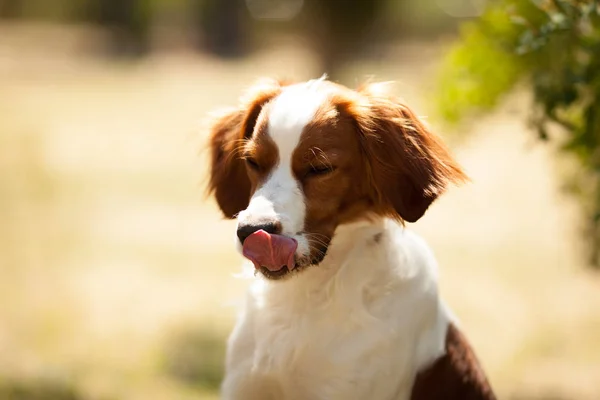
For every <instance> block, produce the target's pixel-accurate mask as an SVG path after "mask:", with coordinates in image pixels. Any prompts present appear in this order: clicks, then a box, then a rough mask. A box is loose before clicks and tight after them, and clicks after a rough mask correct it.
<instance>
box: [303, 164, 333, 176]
mask: <svg viewBox="0 0 600 400" xmlns="http://www.w3.org/2000/svg"><path fill="white" fill-rule="evenodd" d="M335 169H336V167H334V166H332V165H311V166H310V169H309V170H308V172H307V173H306V176H309V177H310V176H323V175H327V174H330V173H332V172H333V171H335Z"/></svg>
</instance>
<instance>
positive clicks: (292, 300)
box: [254, 218, 437, 311]
mask: <svg viewBox="0 0 600 400" xmlns="http://www.w3.org/2000/svg"><path fill="white" fill-rule="evenodd" d="M405 235H410V232H407V231H405V229H404V227H402V226H401V225H399V224H398V222H396V221H393V220H389V219H385V218H378V219H374V220H369V221H360V222H355V223H351V224H346V225H342V226H340V227H338V229H337V230H336V233H335V235H334V237H333V239H332V241H331V244H330V246H329V249H328V251H327V255H326V256H325V258H324V259H323V261H322V262H321V263H320V264H318V265H312V266H310V267H308V268H306V270H303V271H299V272H298V273H296V274H294V275H292V276H290V277H289V278H287V279H285V280H281V281H269V280H266V279H265V278H263V277H260V276H257V278H256V279H257V281H256V282H255V284H254V288H255V290H256V291H258V293H257V294H259V293H260V294H259V297H261V298H263V299H264V300H265V301H267V302H276V303H279V304H280V306H284V305H287V306H290V307H292V306H295V307H329V306H334V307H335V308H339V309H340V311H341V310H347V309H356V307H358V306H360V307H364V306H365V305H367V306H368V303H369V299H370V298H372V299H374V300H376V299H377V298H378V297H379V296H380V295H381V293H382V290H383V291H384V292H388V291H389V290H402V288H401V287H400V286H406V290H407V291H410V290H412V289H411V285H410V284H409V283H412V282H414V281H415V280H421V281H428V282H432V283H433V286H435V281H436V280H437V279H436V277H437V273H436V271H435V270H432V269H431V268H421V267H422V266H423V265H424V264H427V263H421V262H414V260H411V259H412V258H413V256H414V254H413V253H414V252H413V251H412V249H411V248H410V247H411V246H414V243H413V240H414V238H412V237H411V239H410V244H407V245H405V243H409V242H408V241H407V238H406V237H405ZM409 261H410V262H409ZM354 302H357V304H352V303H354ZM358 303H359V304H358Z"/></svg>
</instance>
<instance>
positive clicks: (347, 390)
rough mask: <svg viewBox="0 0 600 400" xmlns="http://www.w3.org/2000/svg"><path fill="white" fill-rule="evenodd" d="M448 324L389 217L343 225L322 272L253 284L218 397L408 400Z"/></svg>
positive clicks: (426, 260) (433, 268)
mask: <svg viewBox="0 0 600 400" xmlns="http://www.w3.org/2000/svg"><path fill="white" fill-rule="evenodd" d="M378 235H381V236H380V238H379V240H376V239H375V238H376V237H377V236H378ZM249 268H251V267H249ZM451 320H452V317H451V316H450V313H449V312H448V311H447V309H446V308H445V307H444V305H443V303H442V302H441V300H440V299H439V297H438V291H437V265H436V261H435V259H434V257H433V255H432V253H431V252H430V250H429V248H428V247H427V245H426V244H425V243H424V242H423V240H422V239H420V238H419V237H418V236H417V235H415V234H414V233H411V232H410V231H407V230H405V229H404V228H403V227H401V226H399V225H398V224H397V223H396V222H395V221H391V220H386V219H380V220H379V221H377V222H374V223H373V222H359V223H354V224H350V225H342V226H340V227H338V229H337V230H336V232H335V235H334V237H333V240H332V242H331V244H330V247H329V250H328V254H327V256H326V257H325V259H324V260H323V261H322V262H321V264H319V265H318V266H312V267H309V268H308V269H306V270H304V271H301V272H300V273H299V274H297V275H296V276H293V277H291V278H290V279H286V280H283V281H269V280H267V279H265V278H262V277H261V276H257V277H256V278H254V281H253V283H252V285H251V287H250V290H249V292H248V295H247V299H246V304H245V307H244V309H243V311H242V314H241V315H240V318H239V320H238V322H237V325H236V327H235V329H234V331H233V332H232V334H231V336H230V338H229V343H228V351H227V361H226V376H225V380H224V382H223V385H222V398H223V399H226V400H233V399H244V400H269V399H272V400H276V399H277V400H280V399H286V400H287V399H289V400H296V399H298V400H301V399H323V400H325V399H328V400H333V399H371V400H380V399H381V400H383V399H386V400H388V399H389V400H392V399H394V400H404V399H408V398H409V397H410V391H411V387H412V383H413V380H414V377H415V374H416V373H417V372H418V371H420V370H422V369H423V368H425V367H426V366H427V365H428V364H430V363H431V362H432V361H433V360H435V359H436V358H438V357H439V356H441V355H442V354H444V343H445V336H446V330H447V327H448V323H449V322H450V321H451Z"/></svg>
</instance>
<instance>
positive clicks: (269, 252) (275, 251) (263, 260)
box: [243, 229, 298, 271]
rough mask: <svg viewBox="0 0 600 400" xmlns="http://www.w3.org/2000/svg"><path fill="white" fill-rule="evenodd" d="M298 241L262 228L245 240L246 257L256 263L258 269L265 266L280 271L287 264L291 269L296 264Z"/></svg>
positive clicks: (244, 250) (244, 252) (244, 251)
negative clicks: (295, 255) (295, 254)
mask: <svg viewBox="0 0 600 400" xmlns="http://www.w3.org/2000/svg"><path fill="white" fill-rule="evenodd" d="M297 247H298V242H296V241H295V240H294V239H292V238H289V237H287V236H282V235H272V234H270V233H268V232H265V231H263V230H262V229H261V230H259V231H256V232H254V233H253V234H252V235H250V236H248V237H247V238H246V240H244V245H243V254H244V257H246V258H247V259H249V260H250V261H252V262H253V263H254V266H255V267H256V269H259V268H260V267H265V268H267V269H268V270H269V271H279V270H280V269H281V268H283V267H284V266H287V267H288V269H289V270H290V271H291V270H292V269H294V267H295V266H296V264H295V262H294V253H295V252H296V248H297Z"/></svg>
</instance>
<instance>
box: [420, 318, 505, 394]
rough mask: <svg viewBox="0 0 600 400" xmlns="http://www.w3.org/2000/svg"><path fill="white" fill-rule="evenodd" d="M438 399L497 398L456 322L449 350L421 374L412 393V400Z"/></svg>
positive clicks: (448, 340)
mask: <svg viewBox="0 0 600 400" xmlns="http://www.w3.org/2000/svg"><path fill="white" fill-rule="evenodd" d="M437 399H440V400H441V399H444V400H454V399H460V400H495V399H496V396H495V395H494V393H493V391H492V388H491V386H490V384H489V382H488V379H487V377H486V376H485V374H484V372H483V369H482V368H481V365H480V364H479V361H478V359H477V357H476V356H475V353H474V352H473V350H472V348H471V346H470V345H469V343H468V341H467V339H466V338H465V336H464V335H463V334H462V332H461V331H460V330H459V329H458V328H457V327H456V326H455V325H454V324H452V323H451V324H449V325H448V331H447V333H446V352H445V354H444V355H443V356H442V357H440V358H438V359H437V360H436V361H435V362H434V363H433V364H432V365H431V366H429V367H428V368H427V369H425V370H423V371H421V372H420V373H419V374H418V375H417V377H416V380H415V383H414V385H413V389H412V394H411V400H437Z"/></svg>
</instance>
